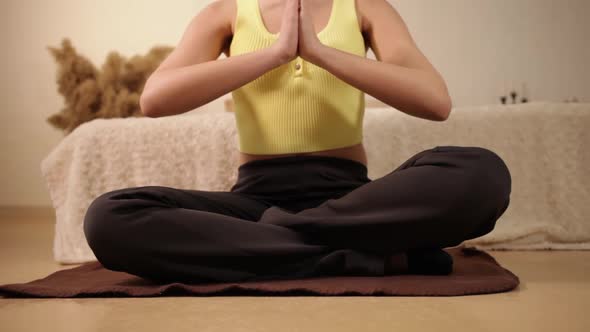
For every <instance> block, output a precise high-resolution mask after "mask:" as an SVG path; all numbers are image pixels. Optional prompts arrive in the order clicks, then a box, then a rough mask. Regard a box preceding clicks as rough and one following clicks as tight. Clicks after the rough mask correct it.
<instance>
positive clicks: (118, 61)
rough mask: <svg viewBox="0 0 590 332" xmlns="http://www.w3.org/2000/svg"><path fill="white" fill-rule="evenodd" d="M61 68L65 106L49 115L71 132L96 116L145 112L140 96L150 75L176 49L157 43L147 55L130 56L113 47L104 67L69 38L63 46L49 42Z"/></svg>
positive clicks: (60, 88)
mask: <svg viewBox="0 0 590 332" xmlns="http://www.w3.org/2000/svg"><path fill="white" fill-rule="evenodd" d="M47 49H48V50H49V52H50V54H51V55H53V58H54V59H55V61H56V63H57V65H58V70H57V74H56V82H57V86H58V92H59V93H60V94H61V95H62V96H63V97H64V100H65V107H64V108H63V109H62V110H61V111H60V112H58V113H56V114H53V115H51V116H49V117H48V118H47V122H48V123H50V124H51V125H52V126H54V127H56V128H58V129H62V130H64V132H65V134H66V135H67V134H69V133H71V132H72V131H73V130H74V129H76V127H78V126H79V125H81V124H82V123H84V122H88V121H91V120H93V119H96V118H125V117H131V116H136V117H140V116H143V114H142V113H141V109H140V106H139V96H140V95H141V93H142V91H143V87H144V85H145V82H146V81H147V79H148V77H149V76H150V75H151V73H153V71H154V70H156V68H157V67H158V66H159V65H160V63H161V62H162V61H163V60H164V59H165V58H166V57H167V56H168V54H170V52H172V50H173V48H172V47H169V46H154V47H153V48H152V49H151V50H150V51H149V52H148V53H147V54H146V55H135V56H133V57H131V58H130V59H127V58H125V57H123V56H121V55H120V54H119V53H118V52H115V51H112V52H110V53H109V54H108V55H107V58H106V60H105V63H104V64H103V65H102V67H101V70H98V69H97V68H96V67H95V66H94V64H92V62H90V61H89V60H88V58H86V57H84V56H82V55H79V54H78V53H77V52H76V50H75V49H74V47H73V46H72V43H71V42H70V40H69V39H68V38H66V39H64V40H62V43H61V48H54V47H51V46H48V47H47Z"/></svg>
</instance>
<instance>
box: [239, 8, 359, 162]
mask: <svg viewBox="0 0 590 332" xmlns="http://www.w3.org/2000/svg"><path fill="white" fill-rule="evenodd" d="M236 1H237V17H236V22H235V28H234V30H235V31H234V35H233V39H232V41H231V45H230V53H229V54H230V55H229V56H230V57H231V56H236V55H239V54H244V53H249V52H253V51H256V50H259V49H264V48H267V47H269V46H271V45H272V44H273V43H274V42H276V41H277V39H278V37H279V34H280V32H278V33H275V34H273V33H271V32H270V31H268V30H267V29H266V27H265V25H264V22H263V20H262V15H261V11H260V7H259V3H258V0H236ZM332 1H333V2H332V10H331V14H330V18H329V21H328V23H327V25H326V26H325V28H324V29H322V30H321V31H320V32H319V33H318V34H317V36H318V39H319V40H320V41H321V42H322V44H324V45H327V46H329V47H333V48H336V49H339V50H341V51H344V52H348V53H352V54H356V55H359V56H362V57H365V56H366V49H365V43H364V39H363V36H362V33H361V31H360V29H359V24H358V19H357V13H356V9H355V0H332ZM232 98H233V101H234V112H235V119H236V128H237V131H238V138H239V150H240V151H241V152H244V153H250V154H285V153H298V152H313V151H321V150H328V149H336V148H342V147H347V146H352V145H355V144H358V143H360V142H361V141H362V137H363V131H362V130H363V116H364V109H365V99H364V92H363V91H361V90H359V89H357V88H355V87H353V86H352V85H349V84H348V83H346V82H344V81H342V80H341V79H339V78H338V77H337V76H335V75H333V74H332V73H330V72H329V71H327V70H325V69H324V68H322V67H319V66H316V65H314V64H313V63H311V62H307V61H305V60H303V59H302V58H301V57H299V56H298V57H297V58H295V59H293V60H292V61H290V62H288V63H285V64H283V65H281V66H278V67H275V68H273V69H272V70H270V71H267V72H266V73H264V74H263V75H261V76H259V77H258V78H256V79H254V80H252V81H250V82H248V83H247V84H245V85H243V86H241V87H240V88H238V89H235V90H234V91H232Z"/></svg>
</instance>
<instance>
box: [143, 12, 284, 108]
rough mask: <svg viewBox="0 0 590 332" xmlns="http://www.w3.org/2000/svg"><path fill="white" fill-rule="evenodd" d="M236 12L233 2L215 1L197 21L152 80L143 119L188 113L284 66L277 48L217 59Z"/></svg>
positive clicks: (144, 98)
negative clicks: (145, 117)
mask: <svg viewBox="0 0 590 332" xmlns="http://www.w3.org/2000/svg"><path fill="white" fill-rule="evenodd" d="M233 13H235V2H233V0H216V1H214V2H212V3H210V4H209V5H208V6H207V7H205V8H204V9H203V10H201V12H199V13H198V14H197V15H196V16H195V17H194V18H193V20H192V21H191V22H190V24H189V26H188V27H187V29H186V31H185V33H184V35H183V37H182V39H181V41H180V43H179V45H178V46H177V47H176V48H175V49H174V51H172V53H170V55H169V56H168V57H167V58H166V59H165V60H164V61H163V62H162V63H161V64H160V66H159V67H158V68H157V69H156V70H155V71H154V72H153V73H152V75H151V76H150V77H149V78H148V80H147V82H146V85H145V87H144V90H143V93H142V95H141V97H140V107H141V110H142V113H143V114H145V115H146V116H149V117H161V116H168V115H175V114H180V113H185V112H188V111H190V110H193V109H195V108H197V107H199V106H202V105H205V104H207V103H209V102H211V101H212V100H215V99H217V98H219V97H221V96H223V95H225V94H226V93H228V92H230V91H233V90H235V89H237V88H239V87H240V86H242V85H244V84H246V83H248V82H250V81H252V80H254V79H256V78H257V77H259V76H261V75H262V74H264V73H265V72H267V71H269V70H271V69H273V68H275V67H277V66H279V65H281V64H282V63H283V62H284V59H282V58H281V56H279V55H280V52H278V49H277V48H276V47H269V48H265V49H262V50H258V51H254V52H251V53H247V54H240V55H237V56H231V57H229V58H224V59H219V60H218V59H217V58H218V57H219V55H220V54H221V52H222V51H223V49H224V46H225V44H226V41H227V40H228V38H229V37H230V36H231V23H230V22H231V21H230V17H232V18H233V15H231V14H233ZM273 46H274V45H273Z"/></svg>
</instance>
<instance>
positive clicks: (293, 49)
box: [273, 0, 323, 63]
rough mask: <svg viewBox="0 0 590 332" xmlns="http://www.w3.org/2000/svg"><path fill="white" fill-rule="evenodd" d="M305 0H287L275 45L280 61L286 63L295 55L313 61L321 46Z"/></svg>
mask: <svg viewBox="0 0 590 332" xmlns="http://www.w3.org/2000/svg"><path fill="white" fill-rule="evenodd" d="M306 1H307V0H287V3H286V5H285V6H286V7H285V10H284V12H283V20H282V23H281V30H280V31H279V38H278V40H277V41H276V43H275V44H274V45H273V47H276V48H277V50H278V52H279V56H280V58H281V59H282V63H287V62H289V61H291V60H293V59H295V58H296V57H297V56H300V57H301V58H303V59H304V60H306V61H310V62H313V61H314V57H316V56H317V54H318V51H319V49H320V48H321V47H322V46H323V44H322V43H321V42H320V40H319V39H318V37H317V34H316V32H315V30H314V27H313V20H312V16H311V10H310V8H307V7H306Z"/></svg>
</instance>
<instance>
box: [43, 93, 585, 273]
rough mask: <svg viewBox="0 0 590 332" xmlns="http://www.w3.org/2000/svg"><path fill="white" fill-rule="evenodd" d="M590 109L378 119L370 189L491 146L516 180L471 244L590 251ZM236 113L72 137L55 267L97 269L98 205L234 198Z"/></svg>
mask: <svg viewBox="0 0 590 332" xmlns="http://www.w3.org/2000/svg"><path fill="white" fill-rule="evenodd" d="M588 128H590V104H582V103H580V104H565V103H564V104H561V103H529V104H518V105H508V106H503V105H494V106H478V107H461V108H454V109H453V111H452V113H451V116H450V117H449V119H448V120H447V121H444V122H435V121H428V120H424V119H419V118H416V117H412V116H409V115H407V114H405V113H402V112H400V111H398V110H396V109H394V108H390V107H382V108H367V110H366V112H365V120H364V143H365V147H366V149H367V155H368V168H369V178H371V179H376V178H378V177H381V176H383V175H385V174H386V173H388V172H390V171H392V170H393V169H395V168H396V167H397V166H398V165H399V164H401V163H402V162H403V161H405V160H406V159H408V158H409V157H411V156H412V155H414V154H415V153H417V152H419V151H421V150H425V149H428V148H432V147H434V146H437V145H458V146H480V147H484V148H488V149H491V150H493V151H494V152H496V153H497V154H498V155H500V156H501V157H502V158H503V159H504V161H505V162H506V164H507V165H508V167H509V169H510V171H511V176H512V195H511V203H510V206H509V208H508V210H507V211H506V212H505V213H504V215H503V216H502V217H501V218H500V219H499V220H498V222H497V225H496V228H495V229H494V230H493V231H492V232H490V233H488V234H486V235H484V236H482V237H479V238H477V239H472V240H468V241H465V242H464V244H466V245H467V246H472V247H476V248H480V249H590V220H588V219H589V217H590V207H589V206H590V204H588V202H590V192H589V190H590V189H589V188H590V171H589V170H590V167H589V166H588V165H590V149H589V148H588V143H589V142H590V134H589V131H588ZM237 143H238V142H237V133H236V127H235V122H234V113H232V112H226V111H223V110H206V111H205V110H203V111H202V112H199V111H196V112H191V113H190V114H186V113H185V114H183V115H178V116H171V117H163V118H125V119H96V120H93V121H91V122H87V123H85V124H83V125H81V126H79V127H78V128H77V129H76V130H74V131H73V132H72V133H71V134H70V135H68V136H66V137H65V138H64V139H63V140H62V141H61V142H60V143H59V144H58V145H57V146H56V147H55V148H54V149H53V150H52V151H51V152H50V153H49V155H47V156H46V158H45V159H44V160H43V161H42V163H41V170H42V173H43V176H44V179H45V181H46V183H47V187H48V189H49V192H50V196H51V199H52V202H53V206H54V208H55V211H56V231H55V239H54V257H55V259H56V260H57V261H58V262H62V263H81V262H85V261H92V260H95V257H94V255H93V253H92V251H91V250H90V248H89V247H88V245H87V243H86V239H85V238H84V233H83V229H82V222H83V217H84V214H85V212H86V209H87V208H88V206H89V204H90V202H91V201H92V200H93V199H94V198H96V197H97V196H98V195H100V194H102V193H104V192H106V191H110V190H115V189H119V188H126V187H132V186H144V185H162V186H169V187H176V188H185V189H200V190H224V191H225V190H229V188H230V187H231V185H232V184H233V183H234V182H235V180H236V177H237V167H238V159H237V155H236V151H237Z"/></svg>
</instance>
